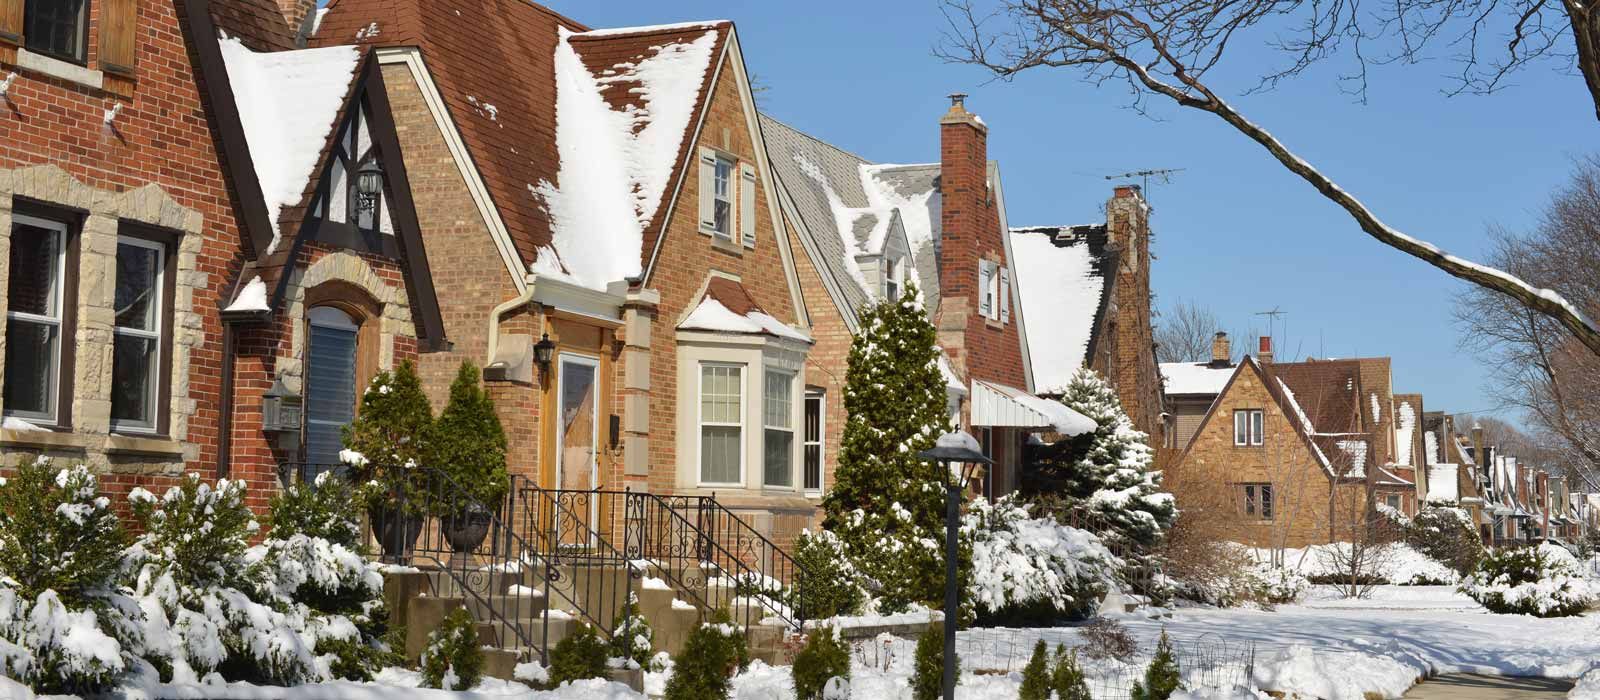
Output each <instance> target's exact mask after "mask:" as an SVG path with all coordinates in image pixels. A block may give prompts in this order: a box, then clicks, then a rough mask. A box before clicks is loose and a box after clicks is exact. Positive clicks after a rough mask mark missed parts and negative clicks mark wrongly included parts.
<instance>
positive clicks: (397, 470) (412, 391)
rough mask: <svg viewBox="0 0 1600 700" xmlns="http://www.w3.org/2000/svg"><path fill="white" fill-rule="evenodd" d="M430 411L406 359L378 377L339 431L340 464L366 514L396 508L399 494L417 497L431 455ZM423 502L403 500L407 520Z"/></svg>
mask: <svg viewBox="0 0 1600 700" xmlns="http://www.w3.org/2000/svg"><path fill="white" fill-rule="evenodd" d="M432 436H433V408H432V406H431V405H429V403H428V395H427V394H426V393H425V392H423V390H422V379H421V378H419V377H418V376H417V368H416V365H414V364H412V362H411V360H406V361H405V362H402V363H400V366H399V367H397V368H395V370H394V371H393V372H389V371H383V372H379V373H378V375H377V376H376V377H373V378H372V382H371V383H370V384H368V385H367V390H366V391H365V392H364V393H362V395H361V410H360V411H357V412H356V419H355V420H354V421H353V422H351V423H350V425H347V426H345V427H344V445H345V447H346V448H347V449H346V450H345V451H344V452H343V453H342V458H343V460H344V462H345V463H346V464H348V465H350V473H351V482H352V483H354V484H356V496H357V499H358V501H359V502H360V504H361V505H362V506H364V507H365V508H366V509H367V510H368V511H369V512H372V511H377V512H379V513H389V512H393V511H394V510H395V509H396V508H399V507H402V500H400V499H398V498H397V495H398V494H399V493H401V492H407V491H409V492H412V493H421V492H423V490H424V489H425V487H426V481H425V478H426V477H425V474H426V471H425V470H423V469H420V468H419V466H421V465H423V464H426V463H427V460H428V457H429V456H430V455H431V454H432V447H431V443H430V439H431V438H432ZM426 500H427V499H422V498H412V499H405V500H404V501H403V504H404V505H403V507H404V508H405V510H406V511H407V513H408V514H410V515H422V513H421V512H420V509H421V508H422V504H423V503H424V501H426Z"/></svg>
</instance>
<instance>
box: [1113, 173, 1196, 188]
mask: <svg viewBox="0 0 1600 700" xmlns="http://www.w3.org/2000/svg"><path fill="white" fill-rule="evenodd" d="M1184 170H1187V168H1155V169H1150V170H1135V171H1133V172H1130V173H1121V174H1118V175H1107V176H1106V179H1107V180H1123V179H1127V178H1133V177H1137V178H1142V179H1141V182H1143V183H1144V184H1142V185H1140V186H1139V188H1140V189H1144V190H1148V189H1150V178H1151V177H1157V178H1160V180H1161V184H1163V185H1170V184H1172V175H1173V174H1174V173H1181V172H1183V171H1184Z"/></svg>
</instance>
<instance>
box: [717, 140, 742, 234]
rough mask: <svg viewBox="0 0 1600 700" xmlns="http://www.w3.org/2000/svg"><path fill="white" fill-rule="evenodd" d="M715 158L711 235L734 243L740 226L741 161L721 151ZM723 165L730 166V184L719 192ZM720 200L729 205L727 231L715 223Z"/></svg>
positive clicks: (728, 180)
mask: <svg viewBox="0 0 1600 700" xmlns="http://www.w3.org/2000/svg"><path fill="white" fill-rule="evenodd" d="M715 158H716V161H715V162H714V163H713V164H712V166H711V221H712V222H713V225H712V227H711V235H712V237H714V238H717V239H720V240H722V241H723V242H726V243H732V242H733V241H734V230H735V229H737V228H738V226H739V222H738V218H739V206H738V204H739V202H738V194H739V192H738V187H739V163H738V162H737V161H735V160H734V159H732V158H729V157H727V156H725V155H723V154H721V153H717V154H715ZM723 165H727V166H728V178H727V182H728V185H727V187H726V188H725V190H726V192H725V193H723V194H718V193H717V179H718V177H719V174H720V173H721V171H722V166H723ZM718 202H726V203H727V205H728V230H726V231H723V230H721V229H718V228H717V227H716V225H715V222H716V220H717V203H718Z"/></svg>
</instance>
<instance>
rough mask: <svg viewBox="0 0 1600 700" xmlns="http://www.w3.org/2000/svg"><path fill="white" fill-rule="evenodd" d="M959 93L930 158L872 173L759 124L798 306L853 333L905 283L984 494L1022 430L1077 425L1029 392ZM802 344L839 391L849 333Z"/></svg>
mask: <svg viewBox="0 0 1600 700" xmlns="http://www.w3.org/2000/svg"><path fill="white" fill-rule="evenodd" d="M963 98H964V96H961V95H956V96H953V103H952V106H951V107H950V109H949V110H948V111H947V112H946V113H945V114H944V115H943V116H942V117H940V118H939V119H938V128H939V137H940V160H939V162H937V163H923V164H913V165H878V164H874V163H871V162H869V161H867V160H866V159H864V158H861V157H860V156H857V155H855V154H853V153H850V152H848V151H846V150H844V149H841V148H839V147H837V146H834V145H832V144H829V143H827V142H826V141H824V140H822V139H819V138H817V137H815V136H812V135H809V134H806V133H804V132H802V131H800V130H798V129H796V128H794V127H792V126H790V125H788V124H785V123H783V122H781V121H778V120H777V119H774V118H772V117H771V116H770V115H764V116H763V118H762V126H763V130H764V132H765V134H766V139H767V147H768V149H769V153H770V154H771V161H772V166H773V170H774V172H775V173H776V174H777V176H778V179H779V182H780V184H781V187H780V199H781V201H782V202H783V205H784V207H785V212H786V213H787V214H788V215H789V221H790V223H791V225H792V226H793V234H794V237H795V238H796V239H797V240H798V242H799V246H798V248H799V249H803V250H804V251H805V260H806V262H807V263H810V265H808V266H804V265H803V269H805V268H809V269H805V272H806V273H807V274H808V275H809V274H815V275H816V277H817V278H818V279H820V280H821V284H820V285H807V286H805V287H803V290H804V292H805V294H806V301H807V307H808V308H812V309H822V310H824V311H822V312H819V313H818V316H817V318H818V319H824V318H826V319H829V320H828V321H826V323H830V324H831V323H832V321H831V316H832V313H838V314H839V317H840V320H841V322H842V324H841V325H842V326H843V327H844V328H847V329H850V330H852V331H853V330H854V329H855V327H856V324H857V323H858V317H859V311H860V310H861V309H863V308H865V307H866V306H867V305H869V304H872V303H876V302H878V301H880V300H883V299H886V298H896V297H898V295H899V294H900V293H901V292H902V291H903V290H904V289H905V288H906V285H907V284H915V286H916V289H917V293H918V295H919V296H920V300H921V302H922V303H923V305H924V307H925V308H926V309H927V311H928V314H929V318H930V320H932V321H933V323H934V326H935V327H936V328H937V329H938V333H939V336H938V337H939V344H940V347H941V349H942V350H943V353H944V366H943V369H944V370H945V377H946V382H947V386H946V396H947V399H948V401H949V407H950V412H951V415H952V417H953V418H954V419H955V422H957V423H959V424H960V426H961V427H962V428H963V429H967V430H970V431H971V432H973V433H974V434H975V435H976V436H977V437H978V439H979V442H980V443H981V444H982V445H983V447H984V449H985V450H986V451H987V452H988V453H989V454H990V455H991V456H992V457H993V458H994V460H995V463H996V464H995V466H994V468H993V470H992V471H991V473H990V474H989V475H988V476H987V478H985V479H984V480H983V482H982V484H981V485H979V486H978V489H979V490H980V492H983V493H987V494H989V495H991V496H996V495H1001V494H1004V493H1008V492H1010V491H1012V490H1014V489H1015V488H1016V485H1017V481H1018V471H1019V467H1020V466H1021V464H1022V446H1023V442H1024V440H1025V439H1026V437H1027V435H1028V434H1029V433H1031V432H1045V431H1053V430H1056V429H1057V427H1058V426H1061V425H1065V424H1066V423H1068V422H1070V421H1072V420H1073V419H1074V418H1077V419H1080V420H1081V419H1082V417H1081V416H1076V414H1075V413H1072V412H1071V411H1070V410H1069V409H1066V407H1065V406H1062V405H1060V404H1059V403H1056V402H1054V401H1049V400H1046V399H1040V398H1038V397H1036V396H1035V387H1034V378H1033V372H1034V364H1033V363H1031V362H1030V360H1029V356H1028V345H1027V338H1028V333H1027V326H1026V324H1025V318H1024V317H1025V314H1024V307H1023V306H1022V304H1021V302H1020V297H1019V294H1020V291H1019V290H1018V288H1017V284H1016V282H1015V276H1016V272H1015V270H1016V263H1015V262H1014V261H1016V258H1015V256H1014V254H1013V253H1014V251H1013V242H1012V239H1011V238H1010V237H1009V236H1006V235H1003V232H1004V231H1007V230H1009V227H1008V226H1007V223H1006V215H1005V194H1004V188H1003V186H1002V184H1001V179H1000V167H999V165H998V164H997V163H995V162H994V161H991V160H989V159H988V155H987V140H988V133H989V127H988V126H987V125H986V124H984V122H983V121H982V120H981V119H979V118H978V117H977V115H976V114H973V113H972V112H969V111H968V110H967V109H966V106H965V104H964V100H963ZM930 121H931V120H930ZM813 271H814V272H813ZM807 281H809V279H808V280H807ZM833 310H837V311H836V312H835V311H833ZM830 312H831V313H830ZM819 323H824V321H821V320H819ZM819 327H821V326H819ZM815 337H816V339H817V342H818V345H817V347H816V350H815V352H817V353H818V354H819V355H820V356H822V357H828V358H834V359H833V360H832V365H831V366H832V367H834V368H836V369H835V370H834V371H835V372H836V374H837V376H835V377H834V380H835V381H837V382H841V383H842V381H843V362H842V360H843V359H844V357H845V355H846V353H847V352H848V349H849V342H850V341H849V336H848V335H847V334H844V333H833V334H826V335H824V334H820V333H819V334H818V335H816V336H815ZM834 415H839V413H834ZM837 423H838V421H834V424H837ZM829 439H830V440H833V439H836V438H835V437H833V436H832V434H830V437H829ZM824 471H825V472H827V471H829V469H826V468H825V470H824ZM824 477H825V478H826V474H824Z"/></svg>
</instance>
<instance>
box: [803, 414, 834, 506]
mask: <svg viewBox="0 0 1600 700" xmlns="http://www.w3.org/2000/svg"><path fill="white" fill-rule="evenodd" d="M813 400H815V401H816V402H817V439H816V440H815V441H812V440H808V439H806V437H805V433H804V431H805V423H806V411H807V406H808V405H809V404H810V403H811V402H812V401H813ZM800 427H801V436H800V490H801V491H802V492H803V493H805V495H807V496H811V497H821V496H822V493H823V491H824V490H825V489H826V488H827V480H826V479H824V478H823V476H824V475H823V471H824V470H823V465H825V464H827V461H828V455H827V451H828V392H827V390H826V389H823V388H822V387H815V386H808V387H805V391H804V393H803V395H802V396H801V398H800ZM812 445H816V447H817V485H816V487H815V488H813V487H811V486H809V485H807V484H806V470H807V466H806V448H807V447H810V446H812Z"/></svg>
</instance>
